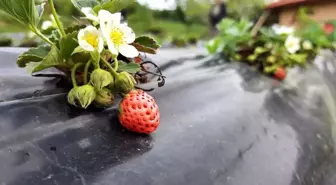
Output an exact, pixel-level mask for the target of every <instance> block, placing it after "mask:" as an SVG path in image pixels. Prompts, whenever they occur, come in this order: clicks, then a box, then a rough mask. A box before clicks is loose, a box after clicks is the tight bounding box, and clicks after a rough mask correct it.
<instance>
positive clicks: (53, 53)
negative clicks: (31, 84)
mask: <svg viewBox="0 0 336 185" xmlns="http://www.w3.org/2000/svg"><path fill="white" fill-rule="evenodd" d="M62 64H65V63H64V61H63V60H62V55H61V52H60V50H59V49H58V48H57V47H56V46H55V45H54V46H52V47H51V50H50V52H49V53H48V55H47V56H46V57H44V58H43V60H42V61H41V63H40V64H39V65H38V66H36V67H35V68H34V70H32V73H36V72H39V71H42V70H44V69H47V68H50V67H56V66H59V65H62Z"/></svg>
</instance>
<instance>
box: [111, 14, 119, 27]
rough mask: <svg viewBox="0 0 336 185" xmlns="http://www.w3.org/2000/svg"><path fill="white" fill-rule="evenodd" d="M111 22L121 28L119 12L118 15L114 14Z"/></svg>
mask: <svg viewBox="0 0 336 185" xmlns="http://www.w3.org/2000/svg"><path fill="white" fill-rule="evenodd" d="M111 20H112V22H113V24H114V25H116V26H119V25H120V22H121V13H120V12H118V13H114V14H112V16H111Z"/></svg>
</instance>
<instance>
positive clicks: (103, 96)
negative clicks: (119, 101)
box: [94, 88, 114, 108]
mask: <svg viewBox="0 0 336 185" xmlns="http://www.w3.org/2000/svg"><path fill="white" fill-rule="evenodd" d="M113 103H114V96H113V94H112V91H111V90H109V89H107V88H103V89H100V90H97V95H96V98H95V100H94V105H95V106H96V107H98V108H105V107H109V106H111V105H112V104H113Z"/></svg>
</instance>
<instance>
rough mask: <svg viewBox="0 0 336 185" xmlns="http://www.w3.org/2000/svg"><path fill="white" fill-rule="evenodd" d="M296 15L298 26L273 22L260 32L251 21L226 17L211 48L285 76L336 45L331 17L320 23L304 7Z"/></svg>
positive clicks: (277, 75) (261, 68)
mask: <svg viewBox="0 0 336 185" xmlns="http://www.w3.org/2000/svg"><path fill="white" fill-rule="evenodd" d="M297 17H298V20H299V21H298V24H297V27H296V28H295V29H294V28H293V27H287V26H281V25H273V26H272V27H262V28H261V29H260V30H259V31H258V32H256V31H255V30H256V29H255V28H257V27H254V28H253V29H252V26H253V24H252V23H251V22H249V21H246V20H241V21H238V22H236V21H234V20H231V19H224V20H223V21H222V22H221V23H220V24H218V26H217V27H218V29H219V31H220V33H219V34H218V36H216V37H215V38H214V39H213V40H211V41H210V42H209V43H208V45H207V48H208V51H209V52H210V53H216V52H222V53H223V54H224V55H225V56H226V57H228V58H229V59H230V60H234V61H242V62H245V63H248V64H249V65H252V66H255V67H256V68H258V69H259V70H260V71H261V72H263V73H265V74H266V75H269V76H273V77H275V78H276V79H278V80H283V79H285V78H286V74H287V70H288V69H290V68H293V67H296V66H299V67H307V66H310V64H311V61H312V60H314V58H315V57H316V55H317V54H318V53H319V52H320V50H321V49H332V50H335V48H336V37H335V33H334V26H335V25H334V24H333V22H332V21H331V22H327V23H326V24H325V25H324V26H323V25H320V24H319V23H317V22H314V21H312V20H310V19H309V18H308V16H307V15H306V10H305V9H303V8H302V9H300V11H299V12H298V16H297Z"/></svg>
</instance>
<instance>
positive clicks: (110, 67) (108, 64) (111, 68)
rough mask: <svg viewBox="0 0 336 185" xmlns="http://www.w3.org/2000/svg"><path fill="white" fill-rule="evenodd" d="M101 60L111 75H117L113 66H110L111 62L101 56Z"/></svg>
mask: <svg viewBox="0 0 336 185" xmlns="http://www.w3.org/2000/svg"><path fill="white" fill-rule="evenodd" d="M101 60H102V61H103V63H104V64H105V65H106V66H107V67H108V68H109V70H110V72H111V73H112V75H113V76H114V77H116V76H118V73H117V72H116V71H115V70H114V69H113V67H112V66H111V64H110V63H109V62H108V61H106V60H105V59H104V57H101Z"/></svg>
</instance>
